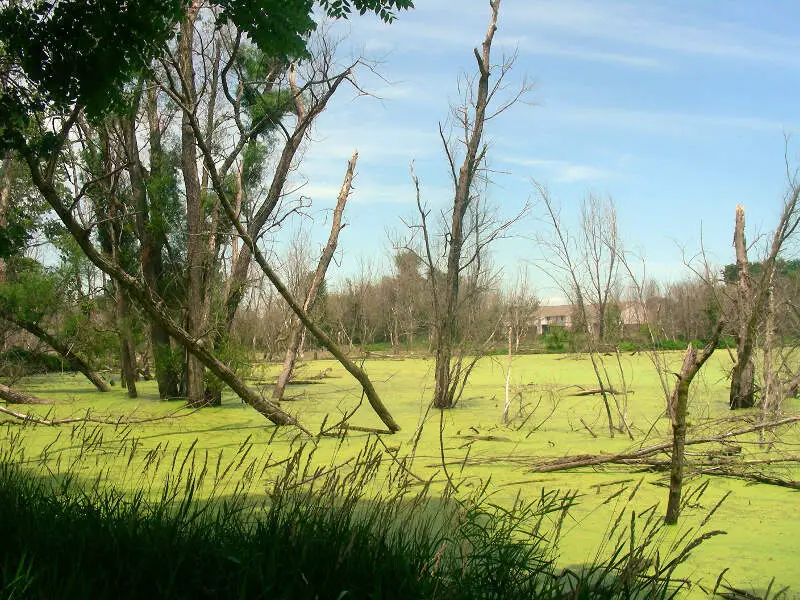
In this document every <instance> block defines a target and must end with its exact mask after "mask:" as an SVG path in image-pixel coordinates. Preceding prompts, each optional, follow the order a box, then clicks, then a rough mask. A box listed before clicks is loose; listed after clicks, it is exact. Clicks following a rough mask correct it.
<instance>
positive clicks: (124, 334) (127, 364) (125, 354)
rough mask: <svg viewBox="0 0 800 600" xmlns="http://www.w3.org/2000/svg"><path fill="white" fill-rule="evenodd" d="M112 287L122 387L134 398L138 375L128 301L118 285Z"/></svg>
mask: <svg viewBox="0 0 800 600" xmlns="http://www.w3.org/2000/svg"><path fill="white" fill-rule="evenodd" d="M114 288H115V294H114V295H115V297H116V301H117V307H116V317H117V327H118V328H119V342H120V352H119V361H120V368H121V371H122V377H121V381H122V387H125V388H127V390H128V397H129V398H136V396H137V392H136V379H137V377H138V376H137V372H136V350H135V348H134V345H133V339H132V336H131V329H130V303H129V302H128V298H127V297H126V296H125V292H124V291H123V290H122V288H121V287H120V286H119V285H117V284H115V285H114Z"/></svg>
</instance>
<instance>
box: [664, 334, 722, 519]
mask: <svg viewBox="0 0 800 600" xmlns="http://www.w3.org/2000/svg"><path fill="white" fill-rule="evenodd" d="M723 325H724V323H723V321H719V322H718V323H717V326H716V327H715V329H714V333H713V334H712V336H711V339H710V340H709V341H708V343H707V344H706V346H705V347H704V348H703V350H702V352H700V354H699V355H698V353H697V348H695V347H694V346H693V345H692V344H691V343H690V344H689V347H688V348H687V349H686V354H685V355H684V357H683V365H681V370H680V373H677V377H678V380H677V381H676V382H675V388H674V389H673V391H672V396H671V397H670V402H669V406H670V419H671V420H672V460H671V464H670V476H669V501H668V503H667V515H666V517H665V520H666V522H667V523H668V524H670V525H673V524H675V523H677V522H678V513H679V511H680V507H681V491H682V489H683V450H684V444H685V442H686V415H687V412H688V408H689V388H690V386H691V385H692V379H694V376H695V375H697V373H698V371H699V370H700V368H701V367H702V366H703V364H704V363H705V362H706V361H707V360H708V359H709V358H710V357H711V355H712V354H713V353H714V349H715V348H716V347H717V342H719V336H720V334H721V333H722V327H723Z"/></svg>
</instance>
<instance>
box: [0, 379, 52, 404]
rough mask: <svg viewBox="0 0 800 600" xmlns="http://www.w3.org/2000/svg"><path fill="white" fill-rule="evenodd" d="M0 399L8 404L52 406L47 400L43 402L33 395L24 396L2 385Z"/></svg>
mask: <svg viewBox="0 0 800 600" xmlns="http://www.w3.org/2000/svg"><path fill="white" fill-rule="evenodd" d="M0 399H1V400H5V401H6V402H8V403H9V404H52V402H50V401H49V400H43V399H42V398H39V397H38V396H34V395H33V394H24V393H22V392H18V391H17V390H12V389H11V388H10V387H8V386H5V385H3V384H2V383H0Z"/></svg>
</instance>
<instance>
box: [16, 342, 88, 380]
mask: <svg viewBox="0 0 800 600" xmlns="http://www.w3.org/2000/svg"><path fill="white" fill-rule="evenodd" d="M16 367H22V368H24V370H25V374H26V375H32V374H34V373H59V372H61V371H62V370H63V371H74V369H73V368H72V366H71V365H70V364H69V363H67V362H64V361H62V359H61V357H60V356H56V355H55V354H46V353H44V352H39V351H38V350H29V349H27V348H16V347H15V348H9V349H8V350H6V351H5V352H2V353H0V369H2V370H0V374H2V372H3V371H5V370H6V369H9V368H16Z"/></svg>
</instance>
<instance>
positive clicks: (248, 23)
mask: <svg viewBox="0 0 800 600" xmlns="http://www.w3.org/2000/svg"><path fill="white" fill-rule="evenodd" d="M215 4H216V6H218V7H220V8H221V11H220V13H219V16H218V24H219V25H222V24H223V23H226V22H231V23H233V24H234V25H235V26H236V27H237V28H238V29H239V30H241V31H243V32H244V33H246V34H247V35H248V37H249V38H250V39H252V40H253V41H254V42H255V43H256V45H258V47H259V48H260V49H261V50H262V51H263V52H264V53H266V54H268V55H269V56H275V57H278V58H284V59H288V58H291V57H299V56H304V55H306V54H307V50H306V41H307V36H308V34H309V33H311V31H313V30H314V29H315V27H316V23H315V21H314V18H313V16H314V15H313V7H314V2H313V1H312V0H296V1H293V2H286V1H285V0H219V1H218V2H216V3H215ZM188 6H189V2H188V0H127V1H126V2H122V1H109V0H61V1H57V0H22V1H20V2H7V3H4V5H3V7H2V8H0V40H3V41H2V45H1V46H0V53H2V55H3V57H4V58H7V59H8V60H9V62H10V63H11V64H12V69H11V75H12V82H13V84H12V85H11V86H9V87H7V88H6V90H5V93H4V94H3V95H2V96H0V124H1V125H0V149H3V148H20V147H22V145H23V144H24V140H25V137H26V136H27V135H29V134H30V133H31V131H30V130H31V128H36V115H37V114H39V113H41V112H43V111H44V110H46V109H47V108H48V107H54V108H56V109H57V110H63V109H66V108H68V107H70V106H72V105H74V104H77V105H81V106H84V107H85V108H86V111H87V113H88V114H89V115H90V116H100V115H102V114H105V113H106V112H107V111H109V110H118V109H123V108H124V107H125V89H126V84H128V83H129V82H131V81H132V80H133V79H135V78H136V76H137V75H138V74H139V73H140V72H141V71H142V70H143V69H145V68H146V67H147V66H148V65H149V64H150V62H151V61H152V60H153V59H154V58H155V57H156V56H158V55H159V54H160V53H161V52H162V51H163V50H164V48H165V46H166V43H167V42H168V40H169V39H170V38H171V37H172V36H173V34H174V30H175V25H176V23H177V22H178V21H179V20H180V19H181V18H182V16H183V15H184V13H185V11H186V9H187V8H188ZM322 6H323V8H324V9H325V11H326V13H327V14H328V15H329V16H332V17H334V18H346V17H347V16H348V15H349V14H350V12H351V10H352V8H355V9H356V10H357V11H358V12H360V13H361V14H364V13H365V12H367V11H369V12H374V13H376V14H377V15H379V16H380V17H381V18H382V19H383V20H384V21H391V20H392V19H393V18H394V13H393V12H392V11H393V9H407V8H412V7H413V3H412V2H411V1H410V0H353V2H352V4H351V2H350V1H349V0H336V1H334V2H328V1H326V0H323V2H322ZM38 141H39V144H40V147H39V150H40V152H42V153H44V154H47V153H48V151H49V150H50V149H52V147H53V145H54V144H55V143H56V142H57V139H56V137H55V135H54V134H52V133H43V134H42V135H41V137H40V138H39V140H38Z"/></svg>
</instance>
